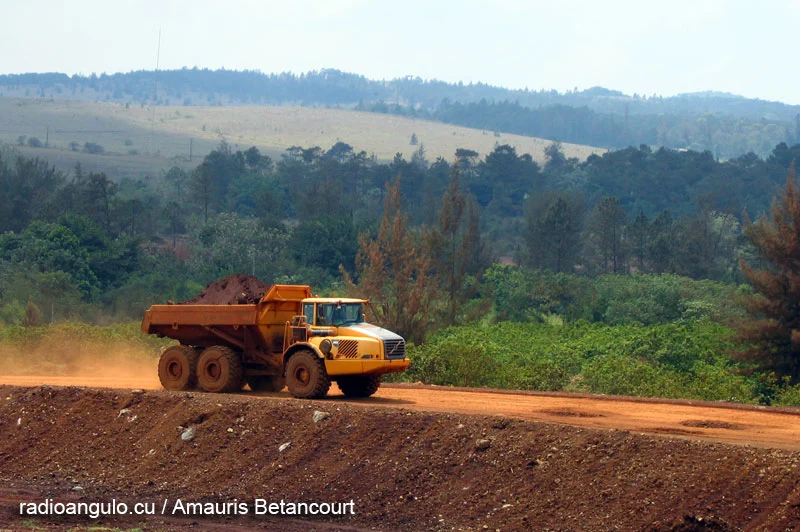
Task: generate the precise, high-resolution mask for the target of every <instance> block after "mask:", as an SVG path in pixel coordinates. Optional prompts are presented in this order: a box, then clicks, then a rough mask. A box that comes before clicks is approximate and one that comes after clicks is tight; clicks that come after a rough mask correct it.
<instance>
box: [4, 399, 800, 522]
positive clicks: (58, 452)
mask: <svg viewBox="0 0 800 532" xmlns="http://www.w3.org/2000/svg"><path fill="white" fill-rule="evenodd" d="M317 412H325V413H326V414H328V415H322V414H319V413H317ZM315 413H317V414H316V418H317V419H316V421H315ZM319 418H324V419H319ZM798 462H800V454H799V453H798V452H795V451H786V450H771V449H755V448H750V447H747V446H732V445H726V444H720V443H704V442H698V441H692V440H683V439H676V438H662V437H658V436H646V435H641V434H635V433H630V432H627V431H615V430H595V429H587V428H577V427H570V426H564V425H555V424H549V423H542V422H535V421H524V420H513V419H507V418H501V417H493V416H476V415H467V414H448V413H425V412H417V411H408V410H404V409H397V408H394V409H384V408H376V407H375V406H372V405H370V404H369V401H365V402H364V404H363V405H352V404H344V403H339V402H336V401H296V400H291V399H283V398H280V399H274V400H269V401H265V400H263V398H259V397H254V396H252V395H247V394H234V395H212V394H200V393H170V392H164V391H140V390H135V391H132V390H123V389H117V390H109V389H106V390H101V389H90V388H76V387H65V388H60V387H48V386H40V387H33V388H25V387H15V386H0V481H2V489H0V523H2V525H0V529H2V528H10V529H17V528H25V527H28V528H34V527H38V528H45V529H46V528H56V529H58V528H69V527H73V526H76V525H79V526H82V527H83V526H85V527H90V526H97V525H103V526H119V527H121V528H125V527H133V526H135V527H137V528H143V529H146V530H164V529H166V530H173V529H183V528H190V527H198V526H199V527H201V528H202V529H215V528H218V529H222V528H230V527H238V528H239V529H242V530H244V529H251V528H265V529H276V528H280V529H283V530H305V529H309V528H314V529H318V530H354V529H382V530H487V529H488V530H498V529H499V530H612V529H622V530H737V529H747V530H750V529H753V530H759V529H760V530H784V529H794V528H795V527H797V523H798V519H800V489H799V488H798V481H800V473H798V469H797V467H798ZM45 498H53V499H54V500H56V501H62V502H65V501H66V502H69V501H84V502H106V501H111V500H112V499H116V500H117V501H123V502H125V503H128V504H131V505H132V504H134V503H136V502H141V501H152V502H153V503H156V504H158V505H159V506H160V505H161V504H162V503H163V501H164V500H165V499H166V500H167V501H168V508H173V507H174V506H173V505H174V503H175V501H176V500H177V499H179V498H180V499H181V500H182V501H196V502H218V503H225V502H232V501H237V502H244V503H245V504H246V505H248V507H249V508H250V509H252V508H253V503H254V500H255V499H257V498H258V499H264V500H267V501H270V502H279V501H280V500H284V501H294V502H309V503H310V502H317V503H320V502H347V501H350V500H352V501H353V502H354V505H353V506H354V510H355V515H352V516H349V515H348V516H344V517H336V518H324V519H317V518H309V517H308V516H299V517H297V516H290V517H283V518H279V517H269V518H266V517H263V516H253V515H252V512H250V513H248V515H241V514H236V515H228V516H227V517H208V516H197V515H194V516H191V515H190V516H183V515H180V514H179V515H175V516H172V515H155V516H149V517H138V518H133V517H130V518H124V519H119V518H118V519H111V518H106V519H99V520H91V519H89V518H87V517H75V518H68V519H60V518H56V519H54V518H46V517H40V516H35V517H32V516H20V515H19V504H20V503H25V502H41V501H43V500H45ZM160 509H161V508H159V510H160Z"/></svg>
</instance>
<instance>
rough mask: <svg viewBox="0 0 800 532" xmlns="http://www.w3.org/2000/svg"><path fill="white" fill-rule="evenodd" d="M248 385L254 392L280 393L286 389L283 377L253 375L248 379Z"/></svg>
mask: <svg viewBox="0 0 800 532" xmlns="http://www.w3.org/2000/svg"><path fill="white" fill-rule="evenodd" d="M247 385H248V386H250V389H251V390H253V391H254V392H279V391H281V390H283V389H284V388H285V387H286V377H284V376H283V375H274V376H269V375H253V376H250V377H247Z"/></svg>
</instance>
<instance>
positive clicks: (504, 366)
mask: <svg viewBox="0 0 800 532" xmlns="http://www.w3.org/2000/svg"><path fill="white" fill-rule="evenodd" d="M735 345H736V344H735V341H734V333H733V330H732V329H730V328H729V327H727V326H725V325H721V324H718V323H712V322H709V321H699V322H691V321H690V322H685V323H671V324H662V325H650V326H641V325H638V326H635V325H616V326H609V325H603V324H589V323H586V322H578V323H574V324H565V325H548V324H543V323H509V322H504V323H499V324H495V325H477V324H475V325H470V326H461V327H451V328H449V329H445V330H443V331H440V332H438V333H437V334H434V335H432V336H431V337H430V338H429V339H428V342H427V343H426V344H424V345H420V346H413V347H410V348H409V356H410V358H411V368H410V369H409V370H408V371H407V372H406V373H405V374H402V375H400V376H398V378H399V379H403V380H411V381H422V382H427V383H432V384H439V385H454V386H455V385H458V386H465V385H466V386H491V387H495V388H510V389H522V390H541V391H558V390H569V391H580V392H587V393H602V394H613V395H635V396H647V397H671V398H688V399H702V400H725V401H737V402H757V401H759V400H761V392H760V391H759V388H758V384H757V382H756V380H755V379H754V378H748V377H744V376H742V375H741V374H740V373H739V367H738V366H737V365H735V364H734V363H733V362H732V361H731V360H730V358H729V357H728V356H727V353H728V352H730V351H731V350H733V349H734V347H735Z"/></svg>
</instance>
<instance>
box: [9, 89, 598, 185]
mask: <svg viewBox="0 0 800 532" xmlns="http://www.w3.org/2000/svg"><path fill="white" fill-rule="evenodd" d="M0 115H2V116H3V117H5V118H6V120H4V123H3V125H2V126H0V142H5V143H8V144H12V145H18V144H20V137H24V138H23V139H22V140H23V143H24V144H25V145H26V146H27V147H26V148H24V149H23V153H25V154H26V155H28V156H39V157H43V158H46V159H47V160H48V161H49V162H50V163H51V164H55V165H56V166H57V167H59V168H64V169H70V168H72V167H73V166H74V165H75V163H76V162H79V161H80V162H81V164H82V165H84V167H86V168H87V169H90V170H91V169H95V168H96V169H97V170H103V171H105V172H106V173H108V174H109V175H114V176H120V175H128V176H130V177H137V176H142V175H148V174H150V175H152V174H153V173H154V172H157V171H158V170H159V169H162V168H169V167H171V166H173V165H178V166H186V167H191V166H193V165H192V164H191V161H190V160H189V159H190V155H191V157H192V158H193V159H194V166H196V164H197V163H198V162H199V161H200V159H201V158H202V156H203V155H205V154H206V153H208V152H210V151H211V150H212V149H213V148H214V147H216V146H218V145H219V143H220V142H221V141H223V140H224V141H226V142H227V143H228V144H230V145H231V146H232V147H234V148H235V149H247V148H248V147H250V146H256V147H258V148H259V150H261V151H262V153H266V154H268V155H270V156H271V157H273V158H275V159H277V158H279V156H280V154H281V153H283V152H284V150H286V149H287V148H289V147H291V146H303V147H311V146H320V147H322V148H325V149H327V148H330V147H331V146H333V145H334V144H336V143H337V142H340V141H341V142H346V143H348V144H350V145H352V146H353V148H354V149H355V150H356V151H362V150H363V151H365V152H366V153H367V154H369V155H374V156H375V157H376V158H377V159H379V160H384V161H386V160H391V159H392V158H393V157H394V156H395V154H397V153H403V154H404V155H405V156H406V157H410V156H411V154H412V153H413V152H415V151H417V150H418V149H419V148H420V147H423V148H424V151H425V154H426V157H427V158H428V159H429V160H435V159H436V158H437V157H443V158H444V159H445V160H448V161H450V160H452V159H453V157H454V154H455V151H456V149H458V148H468V149H472V150H475V151H477V152H478V153H479V154H480V155H481V156H485V155H486V154H488V153H489V152H491V151H492V150H493V149H494V147H495V145H496V144H498V143H499V144H509V145H512V146H514V147H515V148H516V149H517V151H518V152H519V153H521V154H522V153H529V154H530V155H531V156H532V157H533V158H534V159H535V160H536V161H538V162H540V163H541V162H544V160H545V157H544V149H545V148H546V147H547V146H548V145H549V144H551V142H550V141H547V140H544V139H539V138H533V137H527V136H522V135H509V134H501V133H493V132H491V131H486V130H479V129H470V128H466V127H460V126H454V125H447V124H443V123H440V122H433V121H429V120H420V119H413V118H406V117H400V116H392V115H381V114H376V113H367V112H358V111H352V110H342V109H320V108H311V107H299V106H287V107H274V106H249V107H243V106H238V107H221V106H192V107H183V106H147V105H131V104H123V103H111V102H100V103H98V102H92V101H81V100H68V99H47V100H44V99H31V98H0ZM412 135H414V136H415V137H416V139H417V140H418V143H419V144H418V145H412V144H411V137H412ZM32 138H35V139H37V140H36V141H34V142H32V144H34V145H37V144H39V143H41V144H42V147H38V148H34V147H30V146H28V144H31V139H32ZM86 143H93V144H95V145H99V146H101V147H102V149H103V153H102V154H96V153H95V154H92V153H86V152H85V151H86ZM562 150H563V151H564V154H565V155H566V156H567V157H574V158H577V159H580V160H584V159H586V158H587V157H588V156H589V155H591V154H593V153H600V152H603V151H604V150H600V149H597V148H592V147H589V146H580V145H572V144H563V145H562ZM89 151H92V150H91V148H90V149H89Z"/></svg>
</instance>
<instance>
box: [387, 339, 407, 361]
mask: <svg viewBox="0 0 800 532" xmlns="http://www.w3.org/2000/svg"><path fill="white" fill-rule="evenodd" d="M383 348H384V350H385V351H386V358H388V359H394V358H406V342H405V341H404V340H403V339H400V340H384V341H383Z"/></svg>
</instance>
